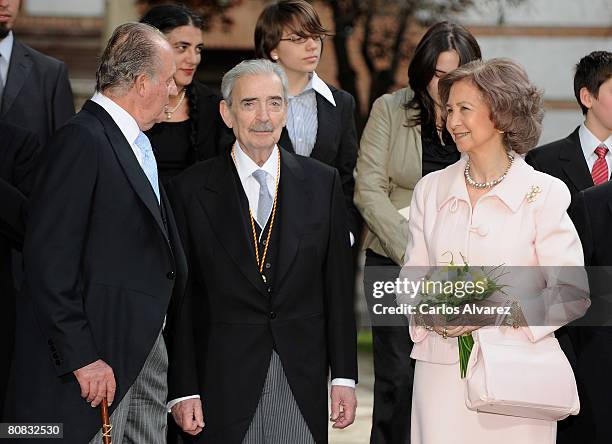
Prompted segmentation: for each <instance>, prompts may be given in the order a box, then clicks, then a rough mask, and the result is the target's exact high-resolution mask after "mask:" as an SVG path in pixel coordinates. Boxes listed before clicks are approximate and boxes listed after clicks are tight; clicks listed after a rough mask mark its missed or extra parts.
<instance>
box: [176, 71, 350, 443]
mask: <svg viewBox="0 0 612 444" xmlns="http://www.w3.org/2000/svg"><path fill="white" fill-rule="evenodd" d="M221 88H222V93H223V97H224V100H223V101H222V102H221V105H220V112H221V115H222V117H223V120H224V121H225V123H226V124H227V126H228V127H230V128H232V130H233V132H234V135H235V136H236V143H235V144H234V146H233V147H232V149H231V151H230V152H229V153H226V154H222V155H221V156H219V157H217V158H214V159H211V160H209V161H206V162H202V163H199V164H197V165H195V166H194V167H192V168H190V169H189V170H187V171H186V172H184V173H183V174H182V175H181V176H179V177H178V178H177V179H176V180H175V181H174V182H173V183H172V185H171V193H170V194H171V196H172V201H173V207H174V210H175V213H176V218H177V224H178V226H179V230H180V232H181V237H182V240H183V244H184V246H185V248H186V252H187V257H188V262H189V267H190V277H189V281H188V284H187V290H186V293H185V296H184V298H183V299H182V302H181V307H178V308H177V310H176V313H177V316H176V317H175V318H174V319H172V320H170V322H171V324H170V328H169V333H168V335H169V341H168V342H169V344H170V345H169V354H170V369H169V397H168V399H170V400H171V401H170V402H169V408H170V409H171V411H172V415H173V417H174V419H175V421H176V422H177V424H178V425H179V426H180V428H181V429H182V430H183V431H184V432H185V433H188V434H190V435H194V436H195V438H196V439H195V441H194V442H198V443H209V442H214V443H247V444H250V443H284V442H291V443H295V444H300V443H314V442H316V443H324V442H327V420H328V418H329V420H331V421H332V422H333V426H334V427H336V428H344V427H347V426H349V425H350V424H352V422H353V420H354V417H355V408H356V399H355V393H354V387H355V383H356V379H357V359H356V331H355V317H354V311H353V302H352V301H353V296H352V293H351V291H352V290H351V288H352V285H351V276H352V273H351V268H350V267H351V266H352V265H351V264H352V260H351V252H350V236H349V228H348V223H347V216H346V209H345V205H344V201H343V195H342V187H341V184H340V178H339V176H338V173H337V171H335V170H334V169H333V168H331V167H328V166H327V165H324V164H323V163H320V162H318V161H316V160H313V159H310V158H306V157H301V156H298V155H295V154H292V153H289V152H287V151H285V150H283V149H282V148H281V147H279V146H277V144H276V143H277V141H278V140H279V137H280V134H281V131H282V128H283V126H284V124H285V116H286V112H287V79H286V76H285V74H284V72H283V71H282V68H280V67H278V66H277V65H275V64H273V63H271V62H270V61H267V60H247V61H244V62H242V63H240V64H239V65H237V66H236V67H234V68H233V69H232V70H230V71H229V72H228V73H227V74H226V75H225V76H224V78H223V82H222V85H221ZM330 373H331V393H330V398H331V412H330V415H329V416H328V401H327V381H328V376H329V374H330Z"/></svg>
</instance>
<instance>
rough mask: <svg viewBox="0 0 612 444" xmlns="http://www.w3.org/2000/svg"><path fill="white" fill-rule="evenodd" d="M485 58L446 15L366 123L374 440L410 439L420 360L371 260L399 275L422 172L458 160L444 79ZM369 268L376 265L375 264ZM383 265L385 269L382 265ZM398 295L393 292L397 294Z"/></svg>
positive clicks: (360, 198)
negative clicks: (377, 310) (376, 294)
mask: <svg viewBox="0 0 612 444" xmlns="http://www.w3.org/2000/svg"><path fill="white" fill-rule="evenodd" d="M476 59H480V48H479V46H478V43H477V42H476V39H474V37H473V36H472V35H471V34H470V33H469V32H468V31H467V30H466V29H465V28H464V27H462V26H460V25H457V24H454V23H449V22H440V23H437V24H435V25H433V26H432V27H431V28H429V30H427V32H426V33H425V35H424V36H423V38H422V39H421V41H420V42H419V44H418V45H417V47H416V49H415V51H414V55H413V57H412V60H411V62H410V65H409V67H408V77H409V85H410V87H407V88H403V89H400V90H398V91H396V92H394V93H392V94H385V95H384V96H382V97H380V98H378V99H377V100H376V101H375V102H374V105H373V107H372V111H371V113H370V117H369V119H368V122H367V124H366V127H365V129H364V132H363V135H362V138H361V145H360V149H359V156H358V159H357V168H356V171H355V173H356V174H355V177H356V179H355V187H356V188H355V204H356V205H357V208H358V209H359V211H360V212H361V215H362V216H363V218H364V220H365V222H366V224H367V226H368V232H367V233H366V237H365V240H364V245H363V248H364V249H365V250H366V280H365V296H366V301H367V303H368V308H369V311H370V317H371V321H372V335H373V346H374V375H375V383H374V412H373V418H372V434H371V441H370V442H372V443H377V444H378V443H396V442H405V443H407V442H410V410H411V402H412V380H413V372H414V363H413V361H412V360H411V359H410V351H411V349H412V342H411V340H410V335H409V332H408V325H407V322H406V321H405V319H403V318H401V317H396V318H394V320H393V323H389V322H388V318H384V317H381V318H376V317H375V316H374V315H373V306H374V304H375V303H384V304H385V305H395V298H394V296H395V295H390V296H389V298H390V299H389V300H388V301H387V300H386V299H384V298H383V299H378V300H375V299H374V298H373V296H372V291H371V290H372V282H370V278H368V277H367V276H369V273H368V267H385V266H386V267H387V269H388V271H389V272H390V273H394V274H395V276H396V277H397V273H398V271H399V268H397V269H395V268H389V267H399V266H400V265H402V264H403V263H404V252H405V250H406V244H407V243H408V221H407V219H406V217H405V215H407V212H408V206H409V205H410V200H411V199H412V192H413V190H414V187H415V185H416V183H417V182H418V181H419V179H421V177H423V176H425V175H426V174H429V173H431V172H433V171H436V170H440V169H443V168H445V167H446V166H448V165H451V164H453V163H455V162H456V161H457V160H459V157H460V154H459V152H458V151H457V148H456V146H455V144H454V143H453V140H452V138H451V136H450V134H449V133H448V131H447V130H446V129H445V128H444V125H443V122H442V108H441V106H442V105H441V104H440V101H439V97H438V80H439V79H440V77H442V76H444V75H445V74H447V73H448V72H450V71H452V70H454V69H456V68H457V67H458V66H460V65H463V64H465V63H467V62H470V61H472V60H476ZM370 270H373V269H372V268H370ZM379 270H380V269H379ZM391 296H393V297H391Z"/></svg>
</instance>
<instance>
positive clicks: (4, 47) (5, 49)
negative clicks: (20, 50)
mask: <svg viewBox="0 0 612 444" xmlns="http://www.w3.org/2000/svg"><path fill="white" fill-rule="evenodd" d="M14 40H15V38H14V37H13V31H9V33H8V35H7V36H6V37H4V39H2V40H0V54H2V58H3V59H6V60H8V61H9V62H10V60H11V54H12V53H13V41H14Z"/></svg>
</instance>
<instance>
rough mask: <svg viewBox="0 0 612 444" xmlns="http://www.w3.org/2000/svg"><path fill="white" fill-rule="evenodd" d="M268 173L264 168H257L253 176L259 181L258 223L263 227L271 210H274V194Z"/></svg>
mask: <svg viewBox="0 0 612 444" xmlns="http://www.w3.org/2000/svg"><path fill="white" fill-rule="evenodd" d="M267 175H268V173H266V172H265V171H264V170H255V171H254V172H253V177H254V178H255V180H256V181H257V182H258V183H259V201H258V203H257V223H258V224H259V226H260V227H261V228H262V229H263V228H264V227H265V226H266V222H267V221H268V217H269V216H270V212H271V211H272V203H273V202H272V195H271V194H270V190H269V189H268V184H267V183H266V176H267Z"/></svg>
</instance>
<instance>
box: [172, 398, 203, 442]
mask: <svg viewBox="0 0 612 444" xmlns="http://www.w3.org/2000/svg"><path fill="white" fill-rule="evenodd" d="M172 417H173V418H174V421H175V422H176V423H177V424H178V426H179V427H180V428H181V429H182V430H183V432H185V433H189V434H190V435H197V434H198V433H200V432H201V431H202V429H203V428H204V414H203V413H202V401H201V400H200V399H198V398H191V399H185V400H184V401H181V402H179V403H177V404H175V405H173V406H172Z"/></svg>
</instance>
